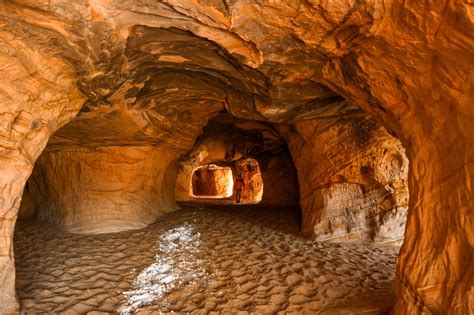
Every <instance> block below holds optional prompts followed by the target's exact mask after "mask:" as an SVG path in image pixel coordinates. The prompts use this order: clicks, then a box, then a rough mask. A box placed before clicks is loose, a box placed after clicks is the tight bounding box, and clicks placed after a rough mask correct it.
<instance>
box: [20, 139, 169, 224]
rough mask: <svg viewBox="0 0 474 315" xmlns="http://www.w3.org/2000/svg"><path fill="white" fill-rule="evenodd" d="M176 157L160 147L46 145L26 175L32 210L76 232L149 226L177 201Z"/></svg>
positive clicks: (43, 220)
mask: <svg viewBox="0 0 474 315" xmlns="http://www.w3.org/2000/svg"><path fill="white" fill-rule="evenodd" d="M175 159H176V153H175V152H173V151H169V150H162V149H159V148H156V147H155V148H154V147H102V148H94V149H89V148H84V149H72V150H61V151H47V152H45V153H43V155H41V157H40V158H39V159H38V161H37V163H36V167H35V169H34V172H33V174H32V176H31V178H30V180H29V181H28V192H29V195H30V199H31V200H33V205H32V206H33V208H34V211H33V212H34V216H35V217H36V219H38V220H39V221H42V222H46V223H49V224H52V225H55V226H58V227H63V228H64V229H66V230H68V231H70V232H73V233H108V232H115V231H122V230H128V229H134V228H142V227H145V226H147V225H148V224H150V223H152V222H154V221H155V220H156V218H157V217H158V216H159V215H160V214H162V213H164V212H166V211H169V210H171V209H172V208H173V206H174V191H173V189H172V187H174V178H175V176H176V168H175V164H174V163H173V161H174V160H175ZM25 210H27V209H25ZM30 212H32V211H30Z"/></svg>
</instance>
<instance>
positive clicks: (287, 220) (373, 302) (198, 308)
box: [15, 205, 398, 314]
mask: <svg viewBox="0 0 474 315" xmlns="http://www.w3.org/2000/svg"><path fill="white" fill-rule="evenodd" d="M397 253H398V248H396V247H383V246H373V245H368V244H343V245H342V244H324V243H317V242H314V241H312V240H309V239H306V238H303V237H301V236H299V235H298V232H297V226H296V224H295V216H294V214H293V213H292V211H291V210H288V209H271V208H265V207H247V206H243V207H225V208H211V207H197V206H189V205H185V206H184V207H183V210H180V211H178V212H174V213H170V214H168V215H165V216H164V217H162V218H160V219H159V220H158V221H157V222H156V223H155V224H152V225H151V226H149V227H147V228H145V229H142V230H136V231H128V232H121V233H115V234H104V235H92V236H84V235H75V234H70V233H66V232H64V231H60V230H57V229H54V228H50V227H46V226H42V225H39V224H35V223H24V222H19V223H18V224H17V228H16V231H15V255H16V258H17V259H16V261H17V288H18V295H19V297H20V303H21V310H22V312H23V313H64V312H66V313H82V314H86V313H90V314H100V313H116V312H122V313H124V314H127V313H132V312H138V313H140V312H143V313H149V312H153V311H160V312H173V311H174V312H193V313H202V314H204V313H209V312H216V313H218V312H219V313H220V312H225V313H237V312H240V311H244V312H252V313H265V314H271V313H278V312H282V313H308V314H315V313H316V314H317V313H320V314H350V313H359V312H364V314H379V313H385V312H388V311H390V309H391V308H392V306H393V294H394V293H393V280H394V274H395V258H396V255H397Z"/></svg>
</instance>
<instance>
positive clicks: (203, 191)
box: [191, 164, 234, 199]
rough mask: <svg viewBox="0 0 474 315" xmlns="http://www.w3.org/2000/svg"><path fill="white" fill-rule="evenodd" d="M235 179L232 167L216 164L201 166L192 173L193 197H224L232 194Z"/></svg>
mask: <svg viewBox="0 0 474 315" xmlns="http://www.w3.org/2000/svg"><path fill="white" fill-rule="evenodd" d="M233 188H234V180H233V177H232V169H231V168H230V167H219V166H216V165H214V164H210V165H207V166H203V167H199V168H197V169H195V170H194V172H193V175H192V189H191V197H193V198H216V199H222V198H227V197H230V196H232V191H233Z"/></svg>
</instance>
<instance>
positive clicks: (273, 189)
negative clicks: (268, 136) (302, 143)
mask: <svg viewBox="0 0 474 315" xmlns="http://www.w3.org/2000/svg"><path fill="white" fill-rule="evenodd" d="M259 165H260V172H261V174H262V180H263V184H264V187H263V196H262V201H261V203H262V204H267V205H278V206H288V207H293V208H297V207H299V197H300V196H299V188H298V176H297V172H296V169H295V166H294V164H293V160H292V158H291V155H290V154H288V153H281V154H280V155H278V156H269V157H265V158H262V159H260V161H259Z"/></svg>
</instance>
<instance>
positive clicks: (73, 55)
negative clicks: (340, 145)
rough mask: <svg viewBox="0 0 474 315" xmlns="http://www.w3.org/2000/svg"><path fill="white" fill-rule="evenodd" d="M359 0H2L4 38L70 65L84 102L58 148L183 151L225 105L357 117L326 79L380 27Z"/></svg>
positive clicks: (280, 114) (281, 116)
mask: <svg viewBox="0 0 474 315" xmlns="http://www.w3.org/2000/svg"><path fill="white" fill-rule="evenodd" d="M357 3H358V2H355V3H353V1H338V2H336V3H335V4H329V3H328V4H325V5H322V4H318V5H316V4H312V2H302V3H299V2H298V1H282V2H281V3H280V2H278V3H277V2H271V3H268V4H265V3H258V2H256V1H218V0H214V1H193V2H184V1H160V2H158V1H143V0H141V1H110V0H94V1H74V2H71V1H65V0H62V1H61V0H57V1H36V0H35V1H32V0H21V1H6V2H4V3H2V5H0V23H1V25H2V29H3V31H2V32H1V35H0V38H1V39H2V41H3V43H5V44H6V48H5V49H7V50H8V46H10V47H15V44H14V42H18V43H22V44H23V45H26V46H28V47H31V51H33V53H35V54H41V55H47V56H54V58H61V59H62V60H64V61H65V62H66V63H67V64H68V65H69V66H70V68H69V69H64V71H67V70H69V71H70V72H71V73H70V74H71V75H73V76H74V78H75V79H76V81H77V85H78V86H79V89H80V91H81V93H83V94H84V95H85V96H86V98H87V101H86V102H85V104H84V105H83V107H82V109H81V111H80V113H79V114H78V115H77V117H76V119H75V120H73V121H72V122H71V123H69V124H68V125H66V126H65V127H63V128H62V129H60V130H59V131H58V132H57V133H56V134H55V135H54V137H53V138H52V139H51V140H50V144H51V145H52V146H53V147H56V148H57V147H64V146H101V145H128V144H132V143H133V144H144V145H146V144H154V145H163V146H165V147H168V148H171V149H185V148H189V146H190V144H192V143H193V142H194V140H195V139H196V136H197V135H198V134H199V133H200V130H201V129H202V128H203V127H204V126H205V125H206V124H207V122H208V120H209V119H211V118H212V117H214V116H216V115H217V114H218V113H219V112H221V111H222V110H224V109H225V110H226V111H227V112H228V113H231V114H232V115H234V116H236V117H241V118H246V119H252V120H260V121H270V122H275V123H279V122H296V121H299V120H302V119H313V118H318V117H323V118H327V117H333V116H338V115H347V114H353V113H358V112H359V110H358V108H357V107H355V106H353V105H351V104H349V103H348V102H347V101H346V100H344V99H343V98H342V97H341V96H339V95H338V94H336V93H335V92H333V91H332V90H331V89H329V88H328V87H326V86H325V85H324V84H322V81H323V80H322V78H321V69H322V67H323V66H324V65H325V63H326V61H327V60H328V58H330V57H335V56H338V55H341V54H348V53H349V49H350V48H351V47H352V46H354V45H357V43H358V42H360V41H362V40H363V39H364V35H363V34H364V32H365V29H366V28H369V27H371V26H372V24H373V20H374V18H373V11H374V8H373V5H369V4H366V5H359V4H357ZM12 39H14V40H13V41H12ZM13 49H14V48H12V51H13ZM22 53H25V54H26V53H30V54H31V53H32V52H30V51H28V52H26V51H24V52H22ZM25 59H26V58H25ZM27 66H29V67H30V68H31V69H29V72H30V73H32V74H34V71H35V70H34V68H35V65H27Z"/></svg>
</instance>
